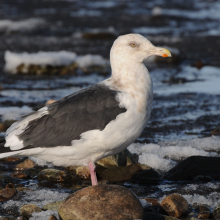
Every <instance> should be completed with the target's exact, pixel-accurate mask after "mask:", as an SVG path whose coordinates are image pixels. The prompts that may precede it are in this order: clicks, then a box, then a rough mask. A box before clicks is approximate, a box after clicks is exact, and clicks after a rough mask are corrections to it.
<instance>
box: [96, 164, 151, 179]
mask: <svg viewBox="0 0 220 220" xmlns="http://www.w3.org/2000/svg"><path fill="white" fill-rule="evenodd" d="M146 167H147V166H146ZM146 167H143V166H142V165H140V164H132V165H129V166H121V167H111V168H109V169H105V168H103V167H100V166H97V168H96V172H97V174H98V176H99V177H100V178H101V179H102V180H107V181H109V182H123V181H126V180H130V179H131V177H132V176H133V175H134V174H135V173H136V172H140V171H142V170H143V168H146ZM148 168H149V167H148Z"/></svg>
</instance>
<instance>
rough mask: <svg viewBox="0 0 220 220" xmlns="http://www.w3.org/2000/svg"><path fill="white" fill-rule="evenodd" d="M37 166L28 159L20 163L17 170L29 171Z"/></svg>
mask: <svg viewBox="0 0 220 220" xmlns="http://www.w3.org/2000/svg"><path fill="white" fill-rule="evenodd" d="M35 165H36V164H35V163H34V162H33V161H32V160H30V159H27V160H25V161H24V162H22V163H19V164H18V165H17V166H16V169H17V170H25V169H29V168H32V167H34V166H35Z"/></svg>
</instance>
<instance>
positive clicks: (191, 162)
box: [164, 156, 220, 181]
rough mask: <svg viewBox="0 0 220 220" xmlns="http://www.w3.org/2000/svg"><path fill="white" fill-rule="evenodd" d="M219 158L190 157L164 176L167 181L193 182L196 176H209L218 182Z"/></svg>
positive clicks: (219, 175)
mask: <svg viewBox="0 0 220 220" xmlns="http://www.w3.org/2000/svg"><path fill="white" fill-rule="evenodd" d="M219 166H220V158H219V157H203V156H192V157H188V158H187V159H185V160H184V161H181V162H180V163H179V164H178V165H177V166H175V167H174V168H172V169H171V170H170V171H168V173H167V174H166V175H165V176H164V179H167V180H173V181H178V180H193V179H194V178H195V177H196V176H198V175H202V176H209V177H211V178H213V179H214V180H220V170H219Z"/></svg>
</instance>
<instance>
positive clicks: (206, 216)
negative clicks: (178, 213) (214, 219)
mask: <svg viewBox="0 0 220 220" xmlns="http://www.w3.org/2000/svg"><path fill="white" fill-rule="evenodd" d="M197 218H198V219H210V218H211V213H210V212H209V211H203V212H200V213H199V214H198V217H197Z"/></svg>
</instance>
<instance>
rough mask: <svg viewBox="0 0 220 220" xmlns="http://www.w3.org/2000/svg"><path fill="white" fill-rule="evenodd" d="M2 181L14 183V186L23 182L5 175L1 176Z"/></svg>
mask: <svg viewBox="0 0 220 220" xmlns="http://www.w3.org/2000/svg"><path fill="white" fill-rule="evenodd" d="M0 180H2V181H4V182H6V183H13V184H19V183H20V182H21V180H20V179H18V178H15V177H11V176H8V175H4V174H2V175H0ZM0 185H1V184H0Z"/></svg>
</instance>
